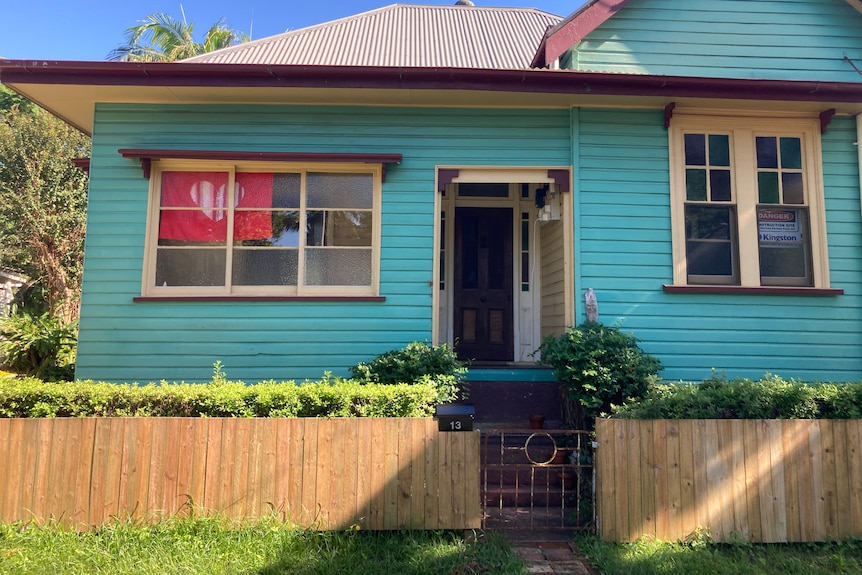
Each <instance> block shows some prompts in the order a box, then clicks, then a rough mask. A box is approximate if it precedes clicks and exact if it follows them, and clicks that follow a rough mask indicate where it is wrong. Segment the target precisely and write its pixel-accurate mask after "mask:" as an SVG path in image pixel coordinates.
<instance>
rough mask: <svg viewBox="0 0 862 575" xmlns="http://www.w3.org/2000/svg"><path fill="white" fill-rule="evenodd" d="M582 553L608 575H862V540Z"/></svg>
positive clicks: (642, 546) (601, 547)
mask: <svg viewBox="0 0 862 575" xmlns="http://www.w3.org/2000/svg"><path fill="white" fill-rule="evenodd" d="M578 547H579V548H580V550H581V552H582V553H584V554H586V555H588V556H589V559H590V561H591V563H592V564H593V565H595V566H597V567H598V568H599V569H600V570H601V572H602V574H603V575H658V574H660V575H827V574H828V575H839V574H845V573H846V574H851V573H852V574H862V540H860V539H847V540H843V541H838V542H832V543H800V544H768V545H766V544H759V545H753V544H750V543H735V544H715V543H711V542H710V541H709V540H708V538H701V539H698V540H695V541H692V542H689V543H662V542H657V541H646V540H644V541H638V542H636V543H624V544H614V545H612V544H608V543H602V542H601V541H598V540H597V539H595V538H592V537H583V538H580V539H578Z"/></svg>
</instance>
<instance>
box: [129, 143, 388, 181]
mask: <svg viewBox="0 0 862 575" xmlns="http://www.w3.org/2000/svg"><path fill="white" fill-rule="evenodd" d="M117 152H119V153H120V155H122V156H123V157H124V158H131V159H135V160H140V161H141V168H142V169H143V170H144V178H146V179H149V178H150V166H151V164H152V161H153V160H164V159H182V160H226V161H236V162H249V161H254V162H340V163H361V164H382V165H383V178H382V179H383V181H384V182H385V181H386V164H400V163H401V159H402V158H403V156H402V154H354V153H324V152H242V151H231V150H150V149H145V148H121V149H119V150H117Z"/></svg>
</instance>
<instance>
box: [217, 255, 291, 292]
mask: <svg viewBox="0 0 862 575" xmlns="http://www.w3.org/2000/svg"><path fill="white" fill-rule="evenodd" d="M298 269H299V251H298V250H290V249H287V250H285V249H266V248H258V249H241V248H237V249H235V250H234V251H233V271H232V274H231V275H232V278H233V284H234V285H246V286H249V285H277V286H292V285H296V277H297V271H298Z"/></svg>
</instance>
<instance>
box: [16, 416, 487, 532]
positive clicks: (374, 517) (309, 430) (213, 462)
mask: <svg viewBox="0 0 862 575" xmlns="http://www.w3.org/2000/svg"><path fill="white" fill-rule="evenodd" d="M0 467H2V469H3V473H2V475H3V476H4V489H3V490H2V493H0V520H2V521H4V522H13V521H30V520H35V521H39V522H44V521H48V520H57V521H60V522H62V523H64V524H67V525H71V526H74V527H76V528H79V529H80V528H87V527H88V526H92V525H99V524H102V523H104V522H107V521H110V520H112V519H114V518H130V519H133V520H138V521H142V522H148V521H154V520H158V519H159V518H161V517H164V516H170V515H183V514H188V513H190V511H191V509H194V510H195V512H196V513H219V514H221V515H224V516H226V517H228V518H231V519H253V518H256V517H261V516H264V515H270V514H273V513H275V514H277V515H278V516H279V517H281V518H282V519H284V520H286V521H289V522H291V523H293V524H296V525H298V526H301V527H312V528H318V529H345V528H348V527H350V526H353V525H357V526H360V527H361V528H363V529H372V530H388V529H402V528H415V529H469V528H478V527H479V526H480V525H481V515H482V513H481V508H480V495H479V490H480V482H479V481H480V480H479V434H478V433H439V432H438V431H437V427H436V422H435V421H434V420H432V419H394V418H393V419H386V418H380V419H377V418H375V419H203V418H201V419H196V418H74V419H0Z"/></svg>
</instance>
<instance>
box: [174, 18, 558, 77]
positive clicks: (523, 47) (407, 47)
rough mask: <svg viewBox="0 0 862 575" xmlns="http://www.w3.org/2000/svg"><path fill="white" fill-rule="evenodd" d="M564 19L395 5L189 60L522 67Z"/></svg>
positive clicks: (311, 64) (350, 64) (242, 62)
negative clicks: (541, 41)
mask: <svg viewBox="0 0 862 575" xmlns="http://www.w3.org/2000/svg"><path fill="white" fill-rule="evenodd" d="M560 20H561V18H560V17H559V16H555V15H553V14H549V13H547V12H542V11H541V10H536V9H533V8H482V7H475V6H473V7H471V6H421V5H404V4H394V5H392V6H388V7H385V8H380V9H377V10H372V11H370V12H364V13H362V14H358V15H356V16H351V17H349V18H342V19H340V20H334V21H332V22H326V23H324V24H320V25H317V26H312V27H309V28H303V29H300V30H294V31H289V32H285V33H284V34H280V35H276V36H271V37H269V38H263V39H260V40H256V41H253V42H248V43H245V44H241V45H238V46H234V47H231V48H226V49H224V50H219V51H217V52H212V53H209V54H205V55H202V56H198V57H195V58H191V59H189V60H187V61H188V62H202V63H219V64H295V65H309V66H327V65H329V66H399V67H432V68H434V67H446V68H483V69H522V68H529V67H530V62H531V61H532V59H533V56H534V54H535V52H536V49H537V48H538V46H539V42H540V40H541V39H542V36H543V35H544V33H545V31H546V30H547V29H548V27H550V26H553V25H554V24H556V23H557V22H559V21H560Z"/></svg>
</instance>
